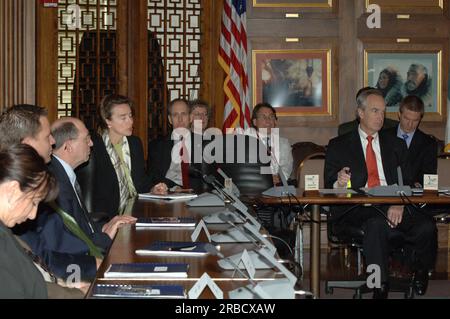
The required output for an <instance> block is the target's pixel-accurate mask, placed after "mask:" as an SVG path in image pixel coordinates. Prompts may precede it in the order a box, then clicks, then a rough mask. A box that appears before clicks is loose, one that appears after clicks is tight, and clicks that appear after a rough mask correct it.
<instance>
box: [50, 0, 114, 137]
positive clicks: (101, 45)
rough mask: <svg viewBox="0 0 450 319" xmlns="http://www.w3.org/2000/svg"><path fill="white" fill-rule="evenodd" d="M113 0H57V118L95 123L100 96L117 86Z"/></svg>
mask: <svg viewBox="0 0 450 319" xmlns="http://www.w3.org/2000/svg"><path fill="white" fill-rule="evenodd" d="M116 13H117V0H59V2H58V117H61V116H69V115H73V116H76V117H79V118H81V119H82V120H83V121H84V122H85V124H86V126H87V127H88V128H89V129H93V128H94V127H95V123H96V114H97V113H96V112H97V111H96V110H97V106H98V105H99V103H100V101H101V99H102V97H103V96H104V95H106V94H110V93H112V92H115V91H116V89H117V76H116V21H117V14H116Z"/></svg>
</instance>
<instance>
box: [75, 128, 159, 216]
mask: <svg viewBox="0 0 450 319" xmlns="http://www.w3.org/2000/svg"><path fill="white" fill-rule="evenodd" d="M127 139H128V143H129V146H130V154H131V178H132V180H133V183H134V187H135V188H136V191H137V192H138V193H147V192H149V191H150V190H151V188H152V187H153V185H155V184H156V183H157V182H158V180H156V179H154V178H153V175H152V174H147V171H146V170H145V159H144V150H143V148H142V142H141V140H140V139H139V137H137V136H128V137H127ZM92 142H93V143H94V145H93V147H92V152H91V159H90V161H93V163H92V164H93V165H94V169H93V174H94V178H93V179H92V183H93V187H92V210H93V212H102V213H106V214H108V215H109V216H110V218H112V217H114V216H115V215H117V214H118V210H119V206H120V190H119V181H118V179H117V174H116V172H115V170H114V167H113V165H112V162H111V159H110V157H109V155H108V152H107V151H106V146H105V143H104V142H103V139H102V137H101V136H100V135H98V134H93V135H92ZM83 169H85V168H81V169H80V171H77V175H78V174H83V172H82V170H83ZM82 187H83V186H82Z"/></svg>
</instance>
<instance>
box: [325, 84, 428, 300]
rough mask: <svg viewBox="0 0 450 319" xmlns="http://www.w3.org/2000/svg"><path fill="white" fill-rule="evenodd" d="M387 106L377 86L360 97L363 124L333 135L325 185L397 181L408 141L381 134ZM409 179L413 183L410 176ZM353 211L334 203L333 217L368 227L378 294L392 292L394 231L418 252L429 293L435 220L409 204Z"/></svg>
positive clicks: (420, 277) (367, 248)
mask: <svg viewBox="0 0 450 319" xmlns="http://www.w3.org/2000/svg"><path fill="white" fill-rule="evenodd" d="M385 109H386V106H385V102H384V99H383V95H382V94H381V92H379V91H378V90H375V89H374V90H366V91H364V92H363V93H361V94H360V95H359V97H358V99H357V114H358V117H359V122H360V124H359V126H358V128H357V129H356V130H354V131H352V132H350V133H347V134H345V135H342V136H339V137H336V138H334V139H332V140H331V141H330V143H329V145H328V148H327V153H326V158H325V169H324V182H325V187H326V188H347V187H348V186H349V185H348V182H349V181H351V187H352V188H354V189H359V188H361V187H369V188H371V187H375V186H378V185H391V184H394V183H397V182H398V176H397V167H398V166H401V167H404V162H405V158H406V157H405V156H406V145H405V143H404V142H403V141H402V140H401V139H399V138H397V137H395V136H392V135H390V134H385V133H384V132H383V131H381V132H380V130H381V128H382V126H383V120H384V112H385ZM403 171H405V170H403ZM404 178H405V181H406V182H408V180H409V177H408V176H405V177H404ZM348 209H349V207H347V206H346V205H344V206H343V207H342V206H341V207H337V206H335V207H332V208H331V218H333V220H334V223H335V224H336V225H337V226H338V225H339V226H340V227H341V229H345V227H346V226H350V227H357V228H361V229H362V230H363V231H364V237H363V251H364V255H365V258H366V264H367V265H371V264H374V265H378V266H379V267H380V271H381V287H380V288H376V289H374V297H375V298H386V297H387V294H388V291H389V283H388V255H389V250H390V249H389V238H390V237H391V236H392V235H393V233H395V232H400V233H402V234H403V235H404V237H405V239H406V241H405V242H406V243H407V246H406V247H407V248H408V249H409V251H411V252H413V254H412V255H413V256H414V260H413V262H414V264H413V265H412V266H413V268H414V270H415V277H414V284H415V289H416V292H417V293H418V294H424V293H425V291H426V288H427V284H428V271H429V270H431V269H433V267H434V263H435V255H436V247H435V246H434V241H433V238H435V236H436V225H435V224H434V222H433V221H432V220H431V219H430V218H427V217H426V216H424V215H423V214H420V213H419V212H417V211H415V210H414V211H412V210H411V209H410V208H409V207H406V209H405V207H404V206H397V205H393V206H389V205H386V206H383V207H382V208H380V210H381V211H379V210H377V209H376V208H374V207H365V206H364V207H359V208H357V209H356V210H350V211H349V210H348ZM405 210H406V212H405ZM336 228H338V227H336Z"/></svg>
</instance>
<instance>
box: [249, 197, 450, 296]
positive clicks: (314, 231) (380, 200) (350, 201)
mask: <svg viewBox="0 0 450 319" xmlns="http://www.w3.org/2000/svg"><path fill="white" fill-rule="evenodd" d="M295 195H296V196H295V197H296V198H295V199H294V198H292V196H291V197H282V198H274V197H258V199H257V200H258V201H259V202H263V203H264V204H269V205H280V204H281V205H295V204H301V205H304V204H310V205H312V215H311V218H312V219H313V220H314V221H317V223H311V224H312V225H311V233H310V236H311V239H310V242H311V250H310V261H311V266H310V268H311V269H310V289H311V292H312V293H313V295H314V296H316V297H317V298H319V297H320V206H321V205H325V206H329V205H356V204H372V205H383V204H387V205H404V204H405V201H404V199H402V198H401V197H369V196H366V195H362V194H327V195H322V194H320V193H319V192H318V191H312V192H305V191H303V189H297V194H295ZM408 198H409V200H410V201H411V203H414V204H423V203H426V204H430V205H431V204H433V205H449V204H450V196H447V195H440V194H438V193H437V192H425V193H424V194H423V195H420V196H415V195H414V196H409V197H408ZM249 200H251V199H250V198H248V199H247V201H249Z"/></svg>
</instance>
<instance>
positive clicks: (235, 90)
mask: <svg viewBox="0 0 450 319" xmlns="http://www.w3.org/2000/svg"><path fill="white" fill-rule="evenodd" d="M245 11H246V0H225V1H224V5H223V13H222V31H221V35H220V48H219V64H220V65H221V67H222V68H223V69H224V71H225V73H226V78H225V81H224V85H223V88H224V91H225V110H224V115H223V118H224V121H223V130H224V131H226V129H227V128H239V127H240V128H243V129H246V128H248V127H249V126H250V93H249V88H248V74H247V31H246V27H247V26H246V24H247V15H246V12H245Z"/></svg>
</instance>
